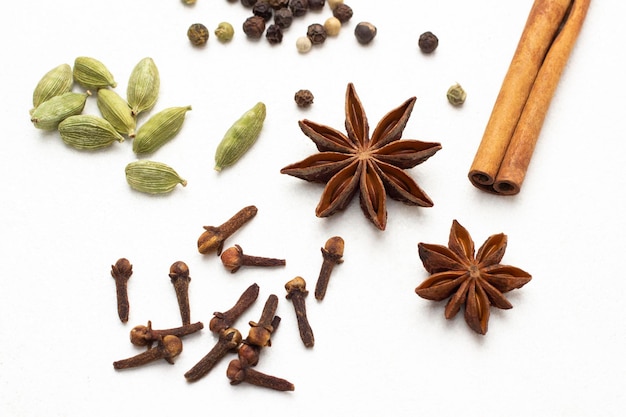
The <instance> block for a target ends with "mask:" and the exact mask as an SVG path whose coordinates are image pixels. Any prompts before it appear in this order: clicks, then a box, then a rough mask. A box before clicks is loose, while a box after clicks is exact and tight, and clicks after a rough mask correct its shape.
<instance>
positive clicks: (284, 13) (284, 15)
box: [274, 7, 293, 29]
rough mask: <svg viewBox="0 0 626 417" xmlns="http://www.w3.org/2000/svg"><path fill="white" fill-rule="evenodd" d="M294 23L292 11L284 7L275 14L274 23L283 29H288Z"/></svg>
mask: <svg viewBox="0 0 626 417" xmlns="http://www.w3.org/2000/svg"><path fill="white" fill-rule="evenodd" d="M292 22H293V13H292V12H291V9H289V8H287V7H283V8H282V9H278V10H276V11H275V12H274V23H275V24H276V25H277V26H278V27H280V28H281V29H287V28H288V27H289V26H291V23H292Z"/></svg>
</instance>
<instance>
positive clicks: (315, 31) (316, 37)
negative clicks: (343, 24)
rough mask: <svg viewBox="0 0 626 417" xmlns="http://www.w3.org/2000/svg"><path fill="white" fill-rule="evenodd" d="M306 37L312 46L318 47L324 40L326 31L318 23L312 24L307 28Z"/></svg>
mask: <svg viewBox="0 0 626 417" xmlns="http://www.w3.org/2000/svg"><path fill="white" fill-rule="evenodd" d="M306 37H307V38H309V40H310V41H311V43H312V44H313V45H320V44H322V43H324V41H325V40H326V29H325V28H324V26H323V25H320V24H319V23H313V24H312V25H309V27H308V28H307V31H306Z"/></svg>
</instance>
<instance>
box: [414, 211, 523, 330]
mask: <svg viewBox="0 0 626 417" xmlns="http://www.w3.org/2000/svg"><path fill="white" fill-rule="evenodd" d="M506 245H507V236H506V235H505V234H503V233H499V234H497V235H492V236H489V238H487V240H486V241H485V243H483V245H482V246H481V247H480V248H479V249H478V252H477V253H476V255H474V241H473V240H472V238H471V236H470V234H469V232H468V231H467V230H466V229H465V228H464V227H463V226H461V225H460V224H459V222H457V221H456V220H454V221H453V222H452V227H451V229H450V238H449V241H448V246H447V247H446V246H443V245H433V244H427V243H420V244H418V250H419V256H420V258H421V260H422V263H423V264H424V268H425V269H426V271H428V273H429V274H431V276H430V277H429V278H428V279H426V280H425V281H424V282H422V283H421V284H420V285H419V286H418V287H417V288H416V289H415V292H416V293H417V295H419V296H420V297H422V298H426V299H427V300H434V301H441V300H445V299H446V298H448V297H450V299H449V300H448V303H447V304H446V309H445V317H446V318H447V319H451V318H453V317H454V316H455V315H456V314H457V313H458V312H459V310H460V309H461V306H462V305H463V304H465V321H466V322H467V324H468V325H469V327H470V328H471V329H472V330H474V331H475V332H477V333H480V334H485V333H487V324H488V321H489V308H490V306H492V305H493V306H494V307H497V308H502V309H509V308H512V307H513V306H512V305H511V303H510V302H509V301H508V300H507V299H506V297H505V296H504V295H503V293H505V292H508V291H511V290H513V289H516V288H521V287H523V286H524V285H525V284H527V283H528V282H529V281H530V280H531V276H530V274H528V273H527V272H526V271H523V270H521V269H519V268H516V267H514V266H509V265H502V264H500V261H501V260H502V257H503V256H504V252H505V250H506Z"/></svg>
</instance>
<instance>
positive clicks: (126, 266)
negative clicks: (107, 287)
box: [111, 258, 133, 323]
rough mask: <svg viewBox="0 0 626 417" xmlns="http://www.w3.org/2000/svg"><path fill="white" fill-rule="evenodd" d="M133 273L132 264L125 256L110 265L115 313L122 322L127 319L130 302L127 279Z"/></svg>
mask: <svg viewBox="0 0 626 417" xmlns="http://www.w3.org/2000/svg"><path fill="white" fill-rule="evenodd" d="M131 275H133V266H132V265H131V263H130V262H129V261H128V259H126V258H120V259H118V260H117V262H115V264H114V265H111V276H112V277H113V279H114V280H115V294H116V298H117V315H118V316H119V318H120V321H121V322H122V323H126V322H127V321H128V313H129V310H130V304H129V302H128V280H129V279H130V277H131Z"/></svg>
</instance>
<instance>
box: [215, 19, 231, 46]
mask: <svg viewBox="0 0 626 417" xmlns="http://www.w3.org/2000/svg"><path fill="white" fill-rule="evenodd" d="M233 36H235V29H234V28H233V25H231V24H230V23H228V22H220V23H219V24H218V25H217V28H216V29H215V37H216V38H217V39H218V40H219V41H220V42H229V41H231V40H232V39H233Z"/></svg>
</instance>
